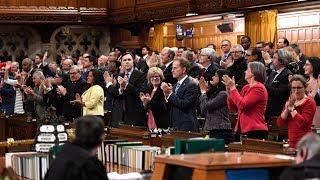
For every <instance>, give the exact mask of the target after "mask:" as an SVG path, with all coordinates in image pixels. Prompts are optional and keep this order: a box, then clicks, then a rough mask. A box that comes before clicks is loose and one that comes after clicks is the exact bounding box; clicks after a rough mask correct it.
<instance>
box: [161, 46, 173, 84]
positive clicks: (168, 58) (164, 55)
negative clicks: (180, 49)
mask: <svg viewBox="0 0 320 180" xmlns="http://www.w3.org/2000/svg"><path fill="white" fill-rule="evenodd" d="M174 56H175V53H174V51H173V50H171V49H170V48H169V47H164V48H163V49H162V51H161V60H162V63H163V65H164V67H163V75H164V82H166V83H170V84H171V85H174V84H176V82H177V80H176V79H174V78H173V76H172V62H173V59H174Z"/></svg>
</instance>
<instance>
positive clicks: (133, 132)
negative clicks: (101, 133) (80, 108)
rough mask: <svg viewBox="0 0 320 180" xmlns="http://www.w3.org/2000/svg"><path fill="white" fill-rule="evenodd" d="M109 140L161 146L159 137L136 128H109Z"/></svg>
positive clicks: (107, 136)
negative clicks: (124, 140) (123, 140)
mask: <svg viewBox="0 0 320 180" xmlns="http://www.w3.org/2000/svg"><path fill="white" fill-rule="evenodd" d="M106 138H107V139H108V138H109V139H126V140H128V141H141V142H143V144H145V145H150V146H161V142H160V141H159V137H152V136H151V133H150V132H148V131H147V130H146V129H145V128H141V127H135V126H126V125H123V126H120V127H118V128H108V130H107V132H106Z"/></svg>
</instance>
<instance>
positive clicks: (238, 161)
mask: <svg viewBox="0 0 320 180" xmlns="http://www.w3.org/2000/svg"><path fill="white" fill-rule="evenodd" d="M155 163H164V164H172V165H178V166H184V167H190V168H195V169H203V170H216V169H239V168H256V167H282V166H291V165H293V164H294V158H292V157H288V156H284V155H270V154H257V153H250V152H243V153H242V152H239V153H238V152H231V153H230V152H226V153H205V154H190V155H189V154H188V155H171V156H158V157H155Z"/></svg>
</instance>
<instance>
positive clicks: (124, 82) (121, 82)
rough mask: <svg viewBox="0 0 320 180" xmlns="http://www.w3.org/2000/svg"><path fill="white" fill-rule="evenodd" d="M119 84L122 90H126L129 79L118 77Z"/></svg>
mask: <svg viewBox="0 0 320 180" xmlns="http://www.w3.org/2000/svg"><path fill="white" fill-rule="evenodd" d="M118 83H119V85H120V89H121V90H124V89H125V88H126V86H127V84H128V78H127V77H124V78H123V77H121V76H119V77H118Z"/></svg>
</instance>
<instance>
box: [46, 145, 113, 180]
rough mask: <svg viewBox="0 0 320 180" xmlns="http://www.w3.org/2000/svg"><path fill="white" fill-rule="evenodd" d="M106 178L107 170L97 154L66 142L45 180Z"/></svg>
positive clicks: (103, 179)
mask: <svg viewBox="0 0 320 180" xmlns="http://www.w3.org/2000/svg"><path fill="white" fill-rule="evenodd" d="M56 179H59V180H63V179H68V180H69V179H70V180H71V179H75V180H88V179H90V180H100V179H101V180H106V179H108V177H107V172H106V168H105V167H104V166H103V164H102V163H101V162H100V161H99V160H98V159H97V157H96V156H93V155H91V153H90V152H89V151H88V150H86V149H83V148H82V147H80V146H78V145H75V144H72V143H66V144H65V145H64V146H63V147H62V149H61V151H60V152H59V153H58V154H57V157H56V159H55V160H54V161H53V162H52V164H50V168H49V170H48V172H47V174H46V176H45V180H56Z"/></svg>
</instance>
